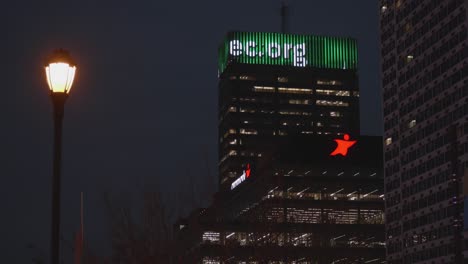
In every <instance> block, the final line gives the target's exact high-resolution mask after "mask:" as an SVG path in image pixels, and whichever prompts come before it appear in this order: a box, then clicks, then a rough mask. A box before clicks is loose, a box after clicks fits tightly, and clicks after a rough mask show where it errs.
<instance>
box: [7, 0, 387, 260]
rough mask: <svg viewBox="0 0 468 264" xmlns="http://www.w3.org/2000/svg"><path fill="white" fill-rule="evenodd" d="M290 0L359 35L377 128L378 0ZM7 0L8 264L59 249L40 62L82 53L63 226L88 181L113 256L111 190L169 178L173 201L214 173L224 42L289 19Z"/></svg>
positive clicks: (322, 31) (297, 19) (323, 28)
mask: <svg viewBox="0 0 468 264" xmlns="http://www.w3.org/2000/svg"><path fill="white" fill-rule="evenodd" d="M290 3H291V5H292V7H291V9H290V14H291V17H290V21H289V22H290V23H289V24H290V32H291V33H302V34H318V35H336V36H351V37H355V38H357V39H358V43H359V51H360V54H359V56H360V57H359V60H360V62H359V67H360V70H359V75H360V89H361V111H362V114H361V127H362V132H363V134H368V135H380V134H381V131H382V128H381V126H382V121H381V110H380V106H381V99H380V82H379V69H380V67H379V59H378V58H379V50H378V43H379V42H378V1H370V0H361V1H349V0H327V1H318V0H314V1H310V0H292V1H290ZM2 5H3V6H2V11H1V13H2V17H3V18H4V19H6V21H5V22H3V23H0V24H1V25H2V26H0V27H5V28H3V29H2V31H1V32H3V34H2V35H3V37H2V41H1V44H0V47H1V49H0V50H1V54H2V56H1V57H2V63H1V67H2V68H1V69H0V72H1V73H0V76H1V79H2V86H3V87H2V90H1V93H2V96H0V106H1V108H0V122H1V127H0V128H1V129H0V161H1V163H0V177H1V180H2V184H1V185H0V188H1V189H0V201H1V202H0V204H1V206H0V212H1V213H0V216H1V217H0V234H2V235H1V239H0V260H1V262H5V263H30V259H31V256H33V255H37V254H38V251H39V250H38V249H27V248H26V245H27V244H29V243H32V244H34V245H36V246H37V247H38V248H40V249H42V250H44V251H45V253H46V254H48V252H49V251H48V245H49V237H50V234H49V228H50V224H49V223H50V214H51V213H50V192H51V189H50V186H51V182H50V181H51V173H52V171H51V165H52V118H51V111H52V109H51V102H50V99H49V97H48V88H47V85H46V83H45V79H44V72H43V60H44V59H45V57H46V56H47V55H48V54H49V53H50V52H51V51H52V50H53V49H55V48H59V47H62V48H66V49H68V50H70V51H71V53H72V56H73V57H74V58H75V60H76V61H77V63H78V71H77V77H76V81H75V83H74V86H73V88H72V90H71V95H70V97H69V99H68V101H67V104H66V109H65V120H64V141H63V173H62V183H63V184H62V230H63V235H64V236H65V237H66V238H71V236H72V232H73V231H74V230H75V229H77V228H78V224H79V193H80V191H83V192H84V193H85V232H86V234H85V236H86V238H87V242H88V244H89V245H90V246H91V247H92V248H94V249H96V250H98V251H103V250H104V253H108V252H107V251H108V250H106V249H108V246H107V243H108V229H107V227H106V224H107V219H106V217H105V215H106V214H105V213H104V203H103V199H102V194H103V193H104V192H105V191H112V192H117V193H118V192H125V193H129V194H131V193H133V194H135V193H137V192H138V191H141V190H152V189H155V188H156V187H155V186H159V188H160V189H163V191H164V192H165V193H166V194H167V196H168V197H169V200H171V199H172V198H170V197H175V196H177V194H178V193H180V192H181V189H183V186H186V185H187V183H186V182H187V178H188V176H187V175H192V176H194V177H196V178H197V180H196V181H199V182H200V184H201V185H205V184H207V182H210V183H211V186H213V185H214V184H215V181H216V180H215V175H216V164H217V68H216V67H217V66H216V65H217V57H216V56H217V47H218V44H219V43H220V42H221V40H222V38H223V36H224V34H225V33H226V32H227V31H228V30H244V31H278V29H279V25H280V19H279V6H280V1H279V0H278V1H271V0H262V1H252V0H238V1H219V0H217V1H214V0H209V1H180V0H172V1H123V0H114V1H89V0H83V1H67V0H61V1H49V0H46V1H34V0H24V1H9V2H8V3H2ZM207 164H208V165H207ZM207 166H208V172H209V173H206V171H207ZM207 175H208V176H207ZM208 185H209V184H208ZM181 186H182V187H181ZM199 189H200V190H202V189H206V190H213V187H209V188H203V187H200V188H199ZM207 196H209V194H207ZM173 204H177V203H176V202H173ZM69 262H70V260H67V261H66V263H69Z"/></svg>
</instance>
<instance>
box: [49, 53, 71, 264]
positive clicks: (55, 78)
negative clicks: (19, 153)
mask: <svg viewBox="0 0 468 264" xmlns="http://www.w3.org/2000/svg"><path fill="white" fill-rule="evenodd" d="M75 71H76V65H75V63H74V62H73V61H72V59H71V57H70V54H69V53H68V52H67V51H65V50H62V49H59V50H55V51H54V52H53V53H52V55H51V56H50V57H49V59H48V60H47V63H46V65H45V73H46V78H47V84H48V85H49V88H50V97H51V98H52V104H53V117H54V163H53V166H54V167H53V174H52V226H51V235H52V236H51V243H50V252H51V255H50V258H51V263H52V264H59V259H60V253H59V249H60V244H59V243H60V167H61V156H62V120H63V110H64V106H65V101H66V100H67V97H68V93H69V92H70V89H71V86H72V84H73V79H74V77H75Z"/></svg>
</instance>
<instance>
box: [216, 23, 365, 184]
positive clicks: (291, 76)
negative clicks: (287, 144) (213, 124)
mask: <svg viewBox="0 0 468 264" xmlns="http://www.w3.org/2000/svg"><path fill="white" fill-rule="evenodd" d="M219 72H220V76H219V79H220V81H219V122H220V124H219V141H220V144H219V175H220V179H219V182H220V185H221V188H222V187H223V186H226V185H227V186H229V185H231V183H232V182H233V181H234V179H235V178H237V177H238V175H239V174H240V172H241V171H242V167H243V166H245V164H247V163H249V162H252V160H253V159H256V158H257V157H261V156H262V155H264V154H265V153H264V152H265V151H266V150H267V149H268V148H269V147H270V146H271V145H272V144H274V142H276V141H277V140H281V138H283V139H284V137H294V136H296V135H335V136H336V135H343V134H345V133H348V134H351V135H352V136H353V135H354V136H357V135H359V86H358V76H357V45H356V41H355V40H354V39H351V38H338V37H320V36H305V35H291V34H280V33H252V32H230V33H228V35H227V37H226V39H225V40H224V41H223V43H222V45H221V46H220V49H219Z"/></svg>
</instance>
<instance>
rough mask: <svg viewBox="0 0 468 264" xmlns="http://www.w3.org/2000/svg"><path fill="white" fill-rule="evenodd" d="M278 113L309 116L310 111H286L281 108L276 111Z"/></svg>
mask: <svg viewBox="0 0 468 264" xmlns="http://www.w3.org/2000/svg"><path fill="white" fill-rule="evenodd" d="M278 113H279V114H280V115H295V116H311V115H312V113H309V112H302V111H287V110H282V111H279V112H278Z"/></svg>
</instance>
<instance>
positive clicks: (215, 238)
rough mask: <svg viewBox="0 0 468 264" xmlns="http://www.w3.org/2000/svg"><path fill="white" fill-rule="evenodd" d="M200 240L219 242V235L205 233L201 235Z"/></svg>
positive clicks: (209, 232) (216, 233)
mask: <svg viewBox="0 0 468 264" xmlns="http://www.w3.org/2000/svg"><path fill="white" fill-rule="evenodd" d="M202 238H203V241H209V242H219V233H218V232H211V231H207V232H204V233H203V236H202Z"/></svg>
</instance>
